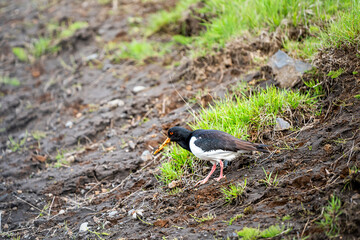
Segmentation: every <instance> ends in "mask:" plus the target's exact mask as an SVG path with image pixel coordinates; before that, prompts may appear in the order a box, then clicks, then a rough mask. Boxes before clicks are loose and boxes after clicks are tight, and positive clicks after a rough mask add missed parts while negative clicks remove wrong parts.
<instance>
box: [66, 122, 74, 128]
mask: <svg viewBox="0 0 360 240" xmlns="http://www.w3.org/2000/svg"><path fill="white" fill-rule="evenodd" d="M73 126H74V123H73V122H72V121H67V122H66V124H65V127H67V128H72V127H73Z"/></svg>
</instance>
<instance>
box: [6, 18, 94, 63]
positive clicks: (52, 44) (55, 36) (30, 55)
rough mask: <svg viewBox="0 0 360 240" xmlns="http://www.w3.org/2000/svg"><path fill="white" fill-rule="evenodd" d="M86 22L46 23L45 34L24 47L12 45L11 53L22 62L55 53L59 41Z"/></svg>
mask: <svg viewBox="0 0 360 240" xmlns="http://www.w3.org/2000/svg"><path fill="white" fill-rule="evenodd" d="M87 26H88V23H87V22H73V23H69V24H68V25H65V24H63V25H62V26H59V25H58V24H56V23H49V24H48V25H47V32H48V33H47V35H46V36H44V37H39V38H38V39H35V41H34V42H33V43H31V44H28V45H27V46H26V48H21V47H14V48H12V51H13V54H14V55H15V56H16V57H17V58H18V59H19V60H20V61H23V62H27V61H33V59H34V58H39V57H41V56H42V55H44V54H48V53H57V52H58V51H60V46H59V43H60V42H61V41H62V40H64V39H66V38H69V37H71V36H73V35H74V34H75V32H76V31H77V30H79V29H82V28H86V27H87Z"/></svg>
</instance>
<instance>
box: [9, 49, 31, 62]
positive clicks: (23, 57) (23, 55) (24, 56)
mask: <svg viewBox="0 0 360 240" xmlns="http://www.w3.org/2000/svg"><path fill="white" fill-rule="evenodd" d="M12 52H13V54H14V55H15V56H16V57H17V58H18V59H19V60H20V61H22V62H27V61H28V60H29V58H28V53H27V52H26V50H25V49H24V48H22V47H14V48H12Z"/></svg>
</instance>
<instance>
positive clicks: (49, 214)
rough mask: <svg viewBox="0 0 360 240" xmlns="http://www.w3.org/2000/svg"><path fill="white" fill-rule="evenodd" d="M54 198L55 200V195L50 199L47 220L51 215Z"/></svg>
mask: <svg viewBox="0 0 360 240" xmlns="http://www.w3.org/2000/svg"><path fill="white" fill-rule="evenodd" d="M54 200H55V196H54V197H53V199H52V201H51V205H50V207H49V213H48V220H49V217H50V216H51V208H52V206H53V204H54Z"/></svg>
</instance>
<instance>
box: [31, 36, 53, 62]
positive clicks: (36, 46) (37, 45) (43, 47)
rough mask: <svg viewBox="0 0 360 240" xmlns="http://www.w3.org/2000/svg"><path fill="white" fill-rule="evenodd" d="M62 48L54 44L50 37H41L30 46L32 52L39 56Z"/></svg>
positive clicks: (36, 56)
mask: <svg viewBox="0 0 360 240" xmlns="http://www.w3.org/2000/svg"><path fill="white" fill-rule="evenodd" d="M59 50H60V48H59V47H58V46H56V45H55V46H54V45H53V44H52V42H51V39H50V38H46V37H41V38H39V39H37V40H36V41H35V42H34V43H33V44H32V45H31V47H30V53H31V54H32V55H33V56H34V57H35V58H39V57H41V56H42V55H45V54H47V53H56V52H58V51H59Z"/></svg>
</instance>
